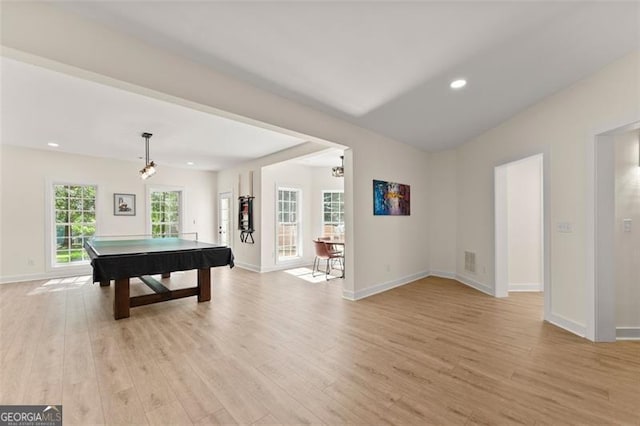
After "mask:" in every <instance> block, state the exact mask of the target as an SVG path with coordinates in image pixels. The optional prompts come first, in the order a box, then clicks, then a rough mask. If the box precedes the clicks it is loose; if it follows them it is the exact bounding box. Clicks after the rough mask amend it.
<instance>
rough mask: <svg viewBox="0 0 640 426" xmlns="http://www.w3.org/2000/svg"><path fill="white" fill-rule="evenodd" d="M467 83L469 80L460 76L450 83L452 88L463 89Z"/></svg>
mask: <svg viewBox="0 0 640 426" xmlns="http://www.w3.org/2000/svg"><path fill="white" fill-rule="evenodd" d="M466 85H467V80H465V79H463V78H460V79H458V80H453V81H452V82H451V84H449V87H451V88H452V89H462V88H463V87H464V86H466Z"/></svg>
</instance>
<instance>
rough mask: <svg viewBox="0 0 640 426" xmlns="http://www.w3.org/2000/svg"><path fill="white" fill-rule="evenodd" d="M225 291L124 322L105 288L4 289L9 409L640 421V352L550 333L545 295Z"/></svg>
mask: <svg viewBox="0 0 640 426" xmlns="http://www.w3.org/2000/svg"><path fill="white" fill-rule="evenodd" d="M212 279H213V292H212V295H213V297H212V300H211V302H209V303H200V304H198V303H197V302H196V299H195V297H194V298H187V299H181V300H176V301H171V302H165V303H160V304H156V305H150V306H144V307H139V308H133V309H132V310H131V317H130V318H128V319H124V320H120V321H115V320H113V316H112V300H113V299H112V298H113V285H112V286H111V287H109V288H101V287H99V286H98V285H94V284H91V283H90V282H89V281H90V280H89V278H88V277H84V278H82V277H81V278H75V279H67V280H58V281H56V280H52V281H37V282H29V283H19V284H8V285H2V286H0V332H1V334H0V355H1V361H2V365H1V367H2V368H1V373H0V374H1V377H0V385H1V386H0V403H2V404H59V403H62V404H63V414H64V424H65V425H69V424H82V425H88V424H102V423H109V424H192V423H193V424H236V423H237V424H274V423H283V424H308V423H313V424H330V425H333V424H345V423H352V424H372V425H373V424H398V425H401V424H452V425H456V424H460V425H474V424H530V425H533V424H553V425H556V424H640V342H618V343H615V344H593V343H590V342H588V341H586V340H584V339H581V338H579V337H576V336H574V335H572V334H569V333H567V332H565V331H563V330H561V329H558V328H556V327H554V326H552V325H549V324H545V323H543V322H542V321H541V312H542V297H541V296H540V295H537V294H525V293H521V294H514V295H512V296H511V297H509V298H508V299H495V298H491V297H489V296H486V295H484V294H481V293H479V292H476V291H474V290H472V289H469V288H467V287H465V286H463V285H461V284H459V283H456V282H455V281H451V280H446V279H441V278H427V279H423V280H420V281H418V282H416V283H413V284H410V285H407V286H404V287H400V288H397V289H395V290H392V291H389V292H386V293H383V294H380V295H377V296H373V297H370V298H368V299H365V300H362V301H359V302H349V301H346V300H343V299H342V298H341V289H340V287H339V286H340V283H341V282H340V280H334V281H331V282H330V283H325V282H322V283H319V284H312V283H308V282H305V281H303V280H301V279H299V278H296V277H293V276H291V275H288V274H286V273H282V272H276V273H268V274H262V275H259V274H255V273H252V272H248V271H244V270H241V269H239V268H235V269H233V270H229V269H226V268H217V269H215V270H214V271H213V274H212ZM194 280H195V274H194V273H183V274H174V275H173V277H172V278H171V279H170V280H169V282H170V284H171V286H174V287H175V286H180V285H182V284H184V283H186V282H187V281H189V284H191V281H194ZM165 281H166V280H165ZM133 287H134V288H132V294H134V292H135V291H144V290H141V288H143V287H144V286H142V285H140V286H138V285H136V286H133Z"/></svg>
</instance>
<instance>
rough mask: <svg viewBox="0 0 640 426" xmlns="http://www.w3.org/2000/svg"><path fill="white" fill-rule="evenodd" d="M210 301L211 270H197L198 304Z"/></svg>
mask: <svg viewBox="0 0 640 426" xmlns="http://www.w3.org/2000/svg"><path fill="white" fill-rule="evenodd" d="M209 300H211V268H205V269H198V302H207V301H209Z"/></svg>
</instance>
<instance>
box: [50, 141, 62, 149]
mask: <svg viewBox="0 0 640 426" xmlns="http://www.w3.org/2000/svg"><path fill="white" fill-rule="evenodd" d="M47 145H49V146H50V147H53V148H57V147H59V146H60V145H58V144H57V143H55V142H49V143H47Z"/></svg>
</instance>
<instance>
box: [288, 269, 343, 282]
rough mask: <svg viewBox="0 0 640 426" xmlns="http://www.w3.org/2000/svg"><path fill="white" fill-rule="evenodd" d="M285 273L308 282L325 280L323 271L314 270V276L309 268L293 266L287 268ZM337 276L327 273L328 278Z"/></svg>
mask: <svg viewBox="0 0 640 426" xmlns="http://www.w3.org/2000/svg"><path fill="white" fill-rule="evenodd" d="M284 272H286V273H287V274H289V275H293V276H295V277H298V278H300V279H303V280H305V281H308V282H310V283H321V282H326V281H327V280H326V278H325V276H324V272H316V276H315V277H314V276H313V270H312V269H311V268H295V269H288V270H286V271H284ZM333 278H337V277H335V276H333V275H329V279H333Z"/></svg>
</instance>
